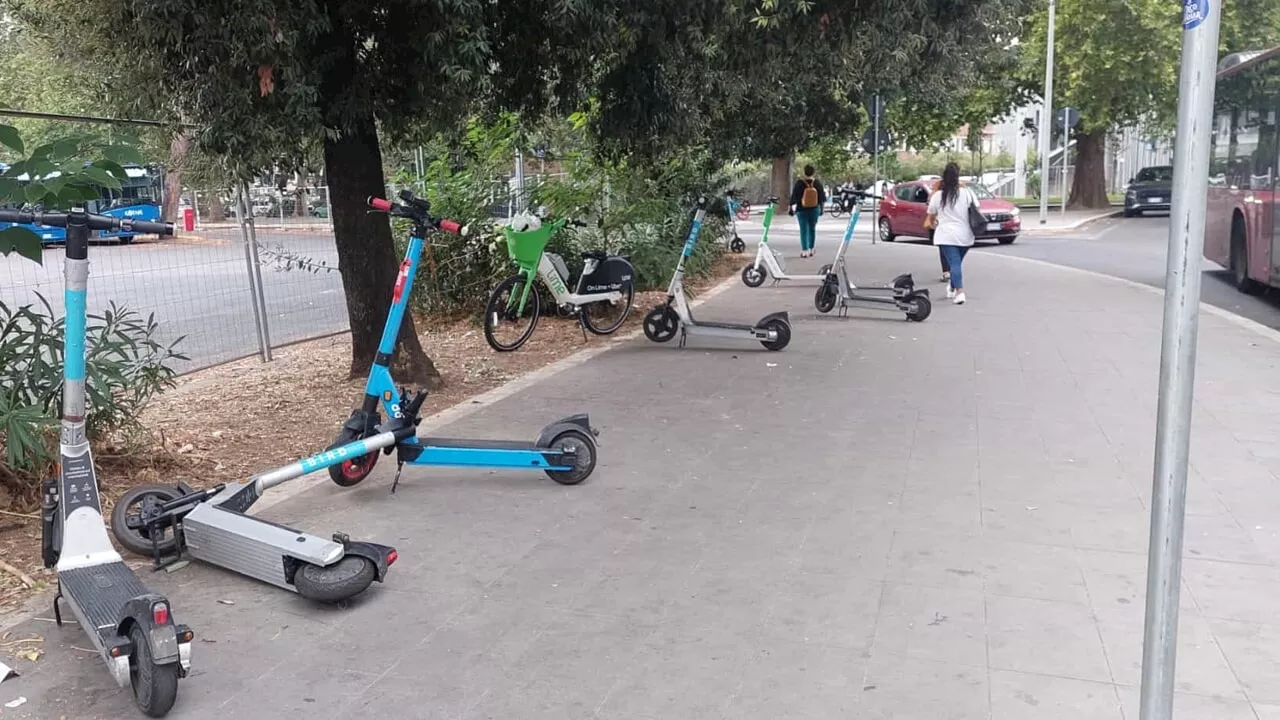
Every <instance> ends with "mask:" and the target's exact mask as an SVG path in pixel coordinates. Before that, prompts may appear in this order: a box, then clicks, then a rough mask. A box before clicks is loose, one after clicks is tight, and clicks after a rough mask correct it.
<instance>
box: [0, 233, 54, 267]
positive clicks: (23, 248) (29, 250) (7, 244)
mask: <svg viewBox="0 0 1280 720" xmlns="http://www.w3.org/2000/svg"><path fill="white" fill-rule="evenodd" d="M14 252H16V253H18V254H19V255H21V256H22V257H24V258H26V259H28V260H31V261H32V262H34V263H35V264H37V265H43V264H44V247H43V244H42V243H41V242H40V236H39V235H36V234H35V233H34V232H32V231H31V230H29V229H27V228H24V227H17V226H15V227H9V228H5V229H4V230H0V255H8V254H9V253H14Z"/></svg>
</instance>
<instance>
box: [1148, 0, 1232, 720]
mask: <svg viewBox="0 0 1280 720" xmlns="http://www.w3.org/2000/svg"><path fill="white" fill-rule="evenodd" d="M1221 9H1222V0H1186V3H1185V4H1184V5H1183V14H1182V27H1183V34H1182V69H1181V73H1180V74H1181V79H1180V82H1179V87H1178V130H1177V134H1176V135H1175V136H1174V142H1175V143H1176V146H1175V148H1174V157H1176V158H1177V159H1178V160H1177V162H1176V163H1175V164H1174V166H1173V200H1172V203H1173V204H1172V210H1171V212H1170V216H1171V217H1170V222H1169V257H1168V264H1167V266H1166V270H1165V273H1166V274H1165V294H1164V332H1163V336H1162V338H1161V341H1160V395H1159V400H1158V402H1157V410H1156V451H1155V469H1154V472H1153V475H1154V478H1153V483H1152V492H1151V539H1150V545H1149V546H1148V548H1147V615H1146V627H1145V628H1144V630H1143V639H1142V687H1141V690H1140V694H1139V697H1140V700H1141V704H1140V706H1139V708H1140V709H1139V711H1138V717H1139V718H1140V720H1169V718H1170V717H1171V716H1172V715H1173V691H1174V665H1175V659H1176V657H1177V650H1178V593H1179V585H1180V583H1181V582H1182V537H1183V528H1184V524H1185V522H1186V513H1187V461H1188V459H1189V457H1190V445H1191V402H1192V388H1193V387H1194V385H1195V370H1196V336H1197V334H1198V331H1199V319H1200V265H1201V258H1202V257H1203V254H1204V224H1205V203H1206V199H1207V197H1208V194H1209V181H1208V178H1209V141H1210V137H1211V134H1212V132H1213V92H1214V87H1213V86H1214V81H1215V80H1216V73H1215V72H1214V71H1215V69H1216V65H1217V59H1218V27H1219V18H1220V17H1221V16H1220V11H1221Z"/></svg>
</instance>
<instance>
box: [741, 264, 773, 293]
mask: <svg viewBox="0 0 1280 720" xmlns="http://www.w3.org/2000/svg"><path fill="white" fill-rule="evenodd" d="M767 277H769V273H768V272H767V271H765V269H764V268H762V267H756V264H755V263H751V264H750V265H748V266H746V267H744V268H742V284H743V285H746V286H747V287H749V288H758V287H760V286H761V285H763V284H764V281H765V278H767Z"/></svg>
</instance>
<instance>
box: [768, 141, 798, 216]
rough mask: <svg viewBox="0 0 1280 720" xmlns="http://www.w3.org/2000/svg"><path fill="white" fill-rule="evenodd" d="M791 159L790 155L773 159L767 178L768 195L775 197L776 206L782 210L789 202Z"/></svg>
mask: <svg viewBox="0 0 1280 720" xmlns="http://www.w3.org/2000/svg"><path fill="white" fill-rule="evenodd" d="M791 158H792V155H791V154H787V155H781V156H778V157H775V158H774V159H773V172H772V174H771V176H770V178H769V190H770V194H772V195H775V196H777V198H778V205H780V206H782V207H783V208H785V207H786V206H787V204H788V203H789V202H790V201H791V182H792V178H791Z"/></svg>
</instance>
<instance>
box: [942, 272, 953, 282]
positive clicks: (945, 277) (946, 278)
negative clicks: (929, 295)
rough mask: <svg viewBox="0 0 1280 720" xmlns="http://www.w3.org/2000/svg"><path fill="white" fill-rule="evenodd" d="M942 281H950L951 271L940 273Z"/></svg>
mask: <svg viewBox="0 0 1280 720" xmlns="http://www.w3.org/2000/svg"><path fill="white" fill-rule="evenodd" d="M942 282H951V273H949V272H945V273H942Z"/></svg>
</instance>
